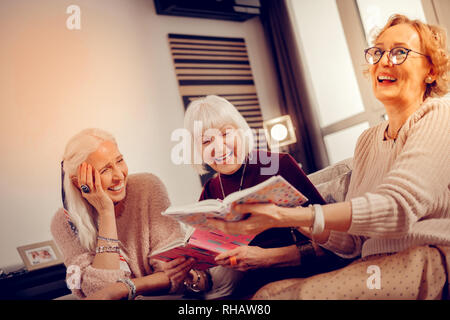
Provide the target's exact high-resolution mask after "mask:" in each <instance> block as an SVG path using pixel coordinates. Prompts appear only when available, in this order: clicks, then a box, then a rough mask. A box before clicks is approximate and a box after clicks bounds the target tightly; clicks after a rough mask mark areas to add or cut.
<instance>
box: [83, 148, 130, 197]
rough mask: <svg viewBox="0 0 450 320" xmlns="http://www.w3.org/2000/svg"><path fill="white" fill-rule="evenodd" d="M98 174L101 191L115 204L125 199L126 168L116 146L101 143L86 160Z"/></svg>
mask: <svg viewBox="0 0 450 320" xmlns="http://www.w3.org/2000/svg"><path fill="white" fill-rule="evenodd" d="M86 163H88V164H90V165H92V167H94V168H95V169H97V171H98V172H99V173H100V178H101V182H102V187H103V190H104V191H105V192H106V194H107V195H108V196H109V197H110V198H111V200H112V202H114V203H117V202H119V201H121V200H123V199H124V198H125V195H126V184H127V176H128V167H127V164H126V163H125V160H124V159H123V156H122V154H121V153H120V151H119V149H118V148H117V145H116V144H115V143H114V142H111V141H105V142H102V143H101V144H100V146H99V148H98V149H97V150H96V151H94V152H92V153H91V154H90V155H89V157H88V158H87V159H86Z"/></svg>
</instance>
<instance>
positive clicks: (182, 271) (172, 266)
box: [161, 257, 195, 293]
mask: <svg viewBox="0 0 450 320" xmlns="http://www.w3.org/2000/svg"><path fill="white" fill-rule="evenodd" d="M194 264H195V259H193V258H189V259H187V260H186V258H184V257H180V258H176V259H174V260H172V261H169V262H164V263H161V267H162V270H163V272H164V273H165V274H166V276H167V277H168V278H169V280H170V284H171V287H170V293H173V292H177V291H178V289H179V288H180V286H181V285H183V282H184V279H186V278H187V277H188V275H189V271H190V270H191V269H192V267H193V266H194Z"/></svg>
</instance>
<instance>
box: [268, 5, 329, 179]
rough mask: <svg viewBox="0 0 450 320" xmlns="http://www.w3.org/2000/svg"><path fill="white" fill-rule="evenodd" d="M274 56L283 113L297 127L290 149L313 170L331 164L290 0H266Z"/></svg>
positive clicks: (306, 169) (308, 169)
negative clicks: (309, 93)
mask: <svg viewBox="0 0 450 320" xmlns="http://www.w3.org/2000/svg"><path fill="white" fill-rule="evenodd" d="M260 19H261V22H262V25H263V28H264V32H265V35H266V37H267V39H268V40H269V44H270V47H271V51H272V55H273V57H274V62H275V67H276V71H277V77H278V83H279V86H280V88H279V89H280V90H278V91H279V93H280V97H279V99H280V106H281V113H282V115H286V114H288V115H290V116H291V119H292V122H293V124H294V127H295V128H296V135H297V143H296V144H293V145H290V146H289V153H290V154H291V155H292V156H293V157H294V158H295V159H296V160H297V161H298V162H299V163H301V165H302V168H303V170H304V171H305V172H306V173H307V174H309V173H312V172H315V171H317V170H319V169H322V168H323V167H325V166H327V165H328V164H329V161H328V156H327V153H326V149H325V145H324V142H323V139H322V135H321V132H320V125H319V123H318V120H317V117H316V116H315V112H314V110H313V108H312V106H311V103H310V101H309V99H308V96H307V95H306V89H305V77H304V74H303V72H302V70H301V67H300V66H301V58H302V57H301V56H300V55H299V49H298V48H297V45H296V39H295V33H294V30H293V25H292V23H291V21H290V19H289V14H288V7H287V4H286V0H262V1H261V16H260Z"/></svg>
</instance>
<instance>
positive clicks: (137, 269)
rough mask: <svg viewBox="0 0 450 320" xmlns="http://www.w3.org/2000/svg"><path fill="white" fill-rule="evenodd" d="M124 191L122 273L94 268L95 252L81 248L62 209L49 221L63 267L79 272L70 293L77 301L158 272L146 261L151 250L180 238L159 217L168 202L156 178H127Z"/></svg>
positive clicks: (172, 226) (173, 223)
mask: <svg viewBox="0 0 450 320" xmlns="http://www.w3.org/2000/svg"><path fill="white" fill-rule="evenodd" d="M126 188H127V192H126V198H125V200H124V210H123V212H122V215H121V216H120V217H118V218H117V219H116V224H117V234H118V237H119V240H120V242H121V245H120V249H121V257H123V259H122V258H121V269H118V270H106V269H96V268H93V267H92V262H93V259H94V256H95V252H94V251H89V250H87V249H85V248H84V247H82V246H81V244H80V241H79V239H78V236H77V231H76V229H74V228H73V226H72V227H71V224H70V220H69V218H68V215H67V214H65V211H64V209H59V210H58V211H57V212H56V214H55V215H54V217H53V219H52V222H51V232H52V235H53V238H54V240H55V242H56V244H57V246H58V247H59V248H60V250H61V252H62V255H63V257H64V264H65V265H66V267H69V266H70V265H75V266H78V267H79V270H80V271H81V279H80V280H81V282H80V286H79V289H73V290H72V292H73V293H74V294H75V295H77V296H78V297H80V298H82V297H85V296H87V295H89V294H92V293H94V292H95V291H97V290H100V289H102V288H103V287H105V286H106V285H108V284H110V283H114V282H116V281H117V280H118V279H119V278H123V277H131V278H135V277H136V278H137V277H142V276H145V275H148V274H151V273H153V272H154V271H156V270H157V269H159V268H158V266H157V263H155V262H153V261H152V262H150V261H149V255H150V253H151V252H152V250H154V249H156V248H158V247H160V246H162V245H164V244H166V243H168V242H170V241H173V240H174V239H176V238H179V237H182V230H181V228H180V225H179V223H178V222H176V221H175V220H172V219H170V218H166V217H163V216H162V215H161V212H162V211H164V210H165V209H166V208H167V207H168V206H169V205H170V201H169V198H168V195H167V191H166V188H165V187H164V185H163V183H162V182H161V180H160V179H159V178H158V177H156V176H155V175H153V174H149V173H143V174H133V175H129V176H128V182H127V187H126ZM130 271H131V272H130Z"/></svg>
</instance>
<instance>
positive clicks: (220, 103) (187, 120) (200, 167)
mask: <svg viewBox="0 0 450 320" xmlns="http://www.w3.org/2000/svg"><path fill="white" fill-rule="evenodd" d="M196 121H200V122H201V124H202V132H201V133H200V132H195V128H194V126H195V122H196ZM225 125H233V126H234V127H236V129H240V130H239V133H240V134H242V132H244V133H246V134H245V135H244V136H242V135H241V138H242V140H243V143H244V153H245V155H248V154H249V153H250V152H251V151H252V150H253V144H254V143H253V142H254V140H253V133H252V134H250V133H251V129H250V127H249V125H248V123H247V121H245V119H244V117H243V116H242V115H241V114H240V113H239V111H238V110H237V109H236V107H235V106H233V105H232V104H231V103H230V102H229V101H228V100H226V99H224V98H222V97H218V96H215V95H208V96H206V97H204V98H201V99H197V100H194V101H192V102H191V103H190V104H189V106H188V108H187V110H186V114H185V116H184V128H185V129H187V130H188V131H189V133H190V136H191V146H192V149H191V151H192V152H191V163H192V166H193V167H194V169H195V170H196V171H197V172H198V173H199V174H205V173H207V172H208V171H207V170H205V164H204V163H203V160H202V163H201V164H199V163H196V162H195V161H194V159H195V158H196V156H197V158H198V159H203V158H202V157H201V150H199V148H198V146H196V145H195V141H201V138H202V137H201V136H200V137H199V136H198V135H199V134H203V133H204V132H205V131H206V130H208V129H214V128H215V129H219V128H221V127H223V126H225ZM198 156H200V157H198Z"/></svg>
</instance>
